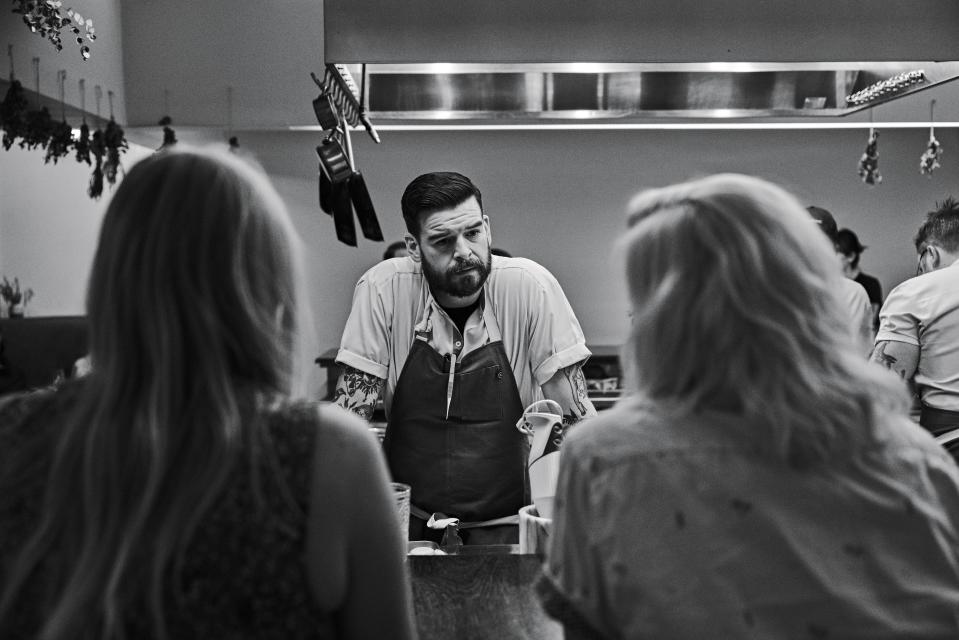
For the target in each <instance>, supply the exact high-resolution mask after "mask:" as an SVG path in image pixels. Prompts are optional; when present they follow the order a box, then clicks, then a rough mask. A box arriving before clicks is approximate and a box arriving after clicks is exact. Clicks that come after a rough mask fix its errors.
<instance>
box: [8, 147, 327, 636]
mask: <svg viewBox="0 0 959 640" xmlns="http://www.w3.org/2000/svg"><path fill="white" fill-rule="evenodd" d="M300 254H301V249H300V245H299V241H298V237H297V234H296V233H295V231H294V230H293V227H292V224H291V222H290V220H289V217H288V214H287V212H286V208H285V206H284V204H283V202H282V200H281V199H280V197H279V195H278V194H277V193H276V191H275V190H274V189H273V187H272V186H271V185H270V183H269V181H268V179H267V178H266V176H265V175H264V174H263V173H262V172H261V171H260V170H258V169H257V168H254V167H253V166H251V165H250V164H249V163H247V162H245V161H243V160H241V159H239V158H237V157H235V156H233V155H232V154H229V153H227V152H225V151H214V150H201V149H190V148H185V147H182V146H181V147H180V148H178V149H176V150H170V151H165V152H162V153H158V154H155V155H153V156H151V157H149V158H147V159H145V160H143V161H141V162H140V163H138V164H137V165H136V166H134V167H133V168H132V170H131V171H130V172H129V173H128V175H127V176H126V177H125V179H124V180H123V182H122V183H121V185H120V186H119V188H118V189H117V191H116V194H115V195H114V197H113V199H112V201H111V202H110V205H109V208H108V210H107V213H106V216H105V218H104V220H103V226H102V229H101V232H100V239H99V244H98V248H97V252H96V256H95V258H94V263H93V269H92V272H91V277H90V285H89V290H88V296H87V316H88V321H89V333H90V346H91V358H92V363H93V370H92V373H91V374H90V375H89V377H88V379H86V380H85V382H84V383H83V388H82V389H81V390H80V395H79V397H78V400H77V402H76V405H75V406H73V407H72V408H71V414H70V416H69V417H68V418H66V419H65V420H64V422H65V424H64V429H63V430H62V431H61V432H59V433H58V439H57V441H56V443H55V445H54V446H55V451H54V454H53V461H52V466H51V471H50V476H49V483H48V487H47V492H46V496H45V503H44V510H43V516H42V521H41V523H40V525H39V527H38V529H37V530H36V532H35V535H34V536H33V537H32V538H31V539H30V540H29V541H28V542H27V544H26V545H25V546H24V548H23V550H22V551H21V553H20V554H19V557H18V560H17V563H16V564H15V565H14V567H13V570H12V571H11V574H10V576H8V577H7V578H6V579H7V581H8V584H7V589H6V591H5V593H4V594H3V599H2V601H0V618H2V617H3V614H4V613H5V612H8V611H9V608H10V607H11V606H12V604H13V602H14V601H15V599H16V597H17V595H18V590H19V589H21V588H22V587H23V586H24V585H25V583H26V580H27V578H28V577H29V575H30V573H31V571H33V570H34V569H35V568H36V567H37V566H38V565H39V564H40V563H41V562H42V561H43V558H44V556H45V555H46V554H48V553H55V554H56V557H57V558H62V559H63V563H62V564H61V565H60V566H61V567H62V570H61V574H60V575H59V576H58V578H59V582H58V583H57V585H56V589H57V590H56V592H55V593H54V594H53V596H52V600H51V602H50V603H49V604H50V609H49V611H48V613H47V615H46V616H45V618H44V619H45V623H44V627H43V629H42V633H41V635H40V637H41V638H43V639H45V640H60V639H64V640H65V639H66V638H76V637H98V638H111V639H112V638H120V637H123V635H124V631H123V614H124V608H125V606H126V605H127V604H128V603H130V602H141V603H145V604H146V606H147V608H148V610H149V611H150V613H151V615H152V617H153V623H154V627H155V628H156V629H157V632H158V635H159V636H160V637H163V636H165V625H164V620H163V613H162V605H163V593H164V591H163V581H164V579H165V577H167V576H168V573H169V572H170V571H171V569H175V568H176V566H178V564H179V562H180V561H181V554H182V553H183V551H184V549H185V547H186V544H187V542H188V540H189V538H190V536H191V534H192V532H193V531H194V529H195V527H196V526H197V523H198V521H199V519H200V518H201V516H202V515H203V514H204V513H205V512H206V511H207V510H208V509H209V507H210V506H211V503H212V502H213V500H214V499H215V498H216V496H217V494H218V493H219V492H220V491H221V490H222V489H223V486H224V482H225V479H226V478H227V476H228V474H229V471H230V469H231V468H232V467H233V465H234V464H236V463H237V457H238V455H239V452H240V451H241V450H242V449H243V445H244V444H245V443H249V442H251V441H255V439H256V438H257V435H256V434H255V433H251V431H252V430H253V425H252V424H251V420H250V419H249V418H250V414H251V413H253V412H252V411H251V409H253V408H254V405H255V404H256V399H257V398H266V397H270V396H272V397H275V396H276V395H277V394H279V395H282V396H290V395H293V396H296V395H303V394H304V392H305V380H306V375H305V374H306V369H305V368H306V367H307V366H308V364H307V363H306V362H304V361H303V358H301V357H299V356H300V355H301V354H303V353H304V350H303V348H302V346H303V343H304V342H305V340H304V338H303V335H304V329H306V328H308V326H309V325H308V322H309V321H308V312H307V307H308V303H307V297H306V296H305V283H304V274H303V272H302V266H301V255H300Z"/></svg>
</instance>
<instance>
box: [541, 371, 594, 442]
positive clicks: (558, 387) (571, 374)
mask: <svg viewBox="0 0 959 640" xmlns="http://www.w3.org/2000/svg"><path fill="white" fill-rule="evenodd" d="M543 395H544V396H546V398H548V399H550V400H555V401H556V402H558V403H559V406H560V407H562V408H563V425H564V426H567V427H568V426H569V425H571V424H575V423H577V422H579V421H580V420H582V419H583V418H585V417H587V416H595V415H596V409H594V408H593V403H592V402H590V400H589V396H588V395H587V393H586V377H585V376H584V375H583V367H582V363H577V364H574V365H571V366H568V367H566V368H565V369H560V370H559V371H557V372H556V375H554V376H553V377H552V378H550V379H549V380H547V381H546V384H544V385H543Z"/></svg>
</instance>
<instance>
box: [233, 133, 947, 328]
mask: <svg viewBox="0 0 959 640" xmlns="http://www.w3.org/2000/svg"><path fill="white" fill-rule="evenodd" d="M937 135H938V138H939V140H940V142H942V144H943V146H944V148H945V150H946V151H945V153H946V154H948V155H945V156H944V161H945V165H944V166H943V167H942V168H941V169H940V170H939V171H938V172H936V173H934V174H933V175H932V176H931V177H925V176H922V175H920V174H919V171H918V166H919V156H920V154H921V153H922V151H923V149H924V148H925V144H926V140H927V136H928V132H927V130H925V129H909V130H889V131H884V132H881V134H880V145H879V154H880V160H879V167H880V170H881V172H882V174H883V176H884V181H883V182H882V184H881V185H879V186H877V187H869V186H866V185H864V184H863V183H862V182H861V181H860V180H859V176H858V175H857V163H858V160H859V157H860V155H861V154H862V151H863V147H864V146H865V139H866V132H865V131H863V130H817V131H735V132H730V131H687V132H676V131H671V132H667V131H632V132H630V131H616V132H587V131H579V132H577V131H570V132H556V131H551V132H545V131H526V132H502V131H500V132H496V131H485V132H471V131H458V132H418V133H412V132H402V133H401V132H384V133H383V134H382V137H383V143H382V144H381V145H373V144H372V143H371V142H370V141H369V140H368V138H366V137H365V136H359V135H357V136H355V137H354V146H355V153H356V157H357V161H358V166H359V168H360V169H361V170H362V171H363V173H364V175H365V176H366V179H367V183H368V184H369V185H370V189H371V192H372V197H373V201H374V204H375V206H376V208H377V211H378V214H379V218H380V222H381V225H382V226H383V230H384V235H385V236H386V238H387V240H392V239H394V238H398V237H400V236H401V235H402V233H403V231H404V229H403V225H402V218H401V215H400V212H399V197H400V195H401V193H402V191H403V189H404V187H405V186H406V184H407V183H408V182H409V180H410V179H412V178H413V177H415V176H416V175H418V174H419V173H422V172H425V171H431V170H441V169H455V170H459V171H461V172H463V173H465V174H467V175H469V176H471V177H472V178H473V179H474V180H475V181H476V183H477V184H478V185H479V186H480V188H481V190H482V191H483V200H484V204H485V206H486V210H487V212H488V214H489V216H490V218H491V221H492V232H493V242H494V244H496V245H498V246H501V247H503V248H505V249H507V250H508V251H510V252H511V253H513V254H514V255H522V256H526V257H530V258H533V259H535V260H537V261H539V262H541V263H543V264H544V265H546V266H547V267H548V268H549V269H551V270H552V271H553V273H554V274H555V275H556V276H557V277H558V278H559V280H560V282H561V283H562V284H563V286H564V288H565V290H566V292H567V295H568V296H569V298H570V300H571V302H572V303H573V306H574V307H575V309H576V311H577V313H578V315H579V317H580V320H581V322H582V324H583V328H584V330H585V332H586V336H587V339H588V340H589V341H590V342H592V343H594V344H610V343H615V342H617V341H618V340H619V338H620V336H621V334H622V330H623V329H624V321H625V313H626V305H625V302H624V300H623V296H622V293H621V292H620V291H617V286H616V284H615V283H616V282H617V279H618V272H617V270H616V266H615V265H614V264H613V263H612V262H611V260H610V252H609V247H610V245H611V243H612V242H613V241H614V240H615V238H616V237H617V236H618V235H619V234H620V232H621V231H622V229H623V210H624V206H625V204H626V202H627V200H628V199H629V197H630V196H631V195H632V194H633V193H635V192H636V191H637V190H638V189H640V188H641V187H644V186H659V185H664V184H668V183H670V182H674V181H677V180H683V179H686V178H690V177H695V176H699V175H704V174H709V173H715V172H720V171H737V172H743V173H750V174H755V175H760V176H764V177H767V178H769V179H772V180H775V181H777V182H779V183H781V184H784V185H785V186H787V187H788V188H790V189H791V190H792V191H793V192H794V193H796V194H797V196H798V197H799V199H800V200H801V201H802V202H803V203H805V204H813V203H815V204H817V205H820V206H823V207H826V208H828V209H830V210H832V211H833V213H834V214H835V215H836V218H837V219H838V221H839V224H840V225H841V226H848V227H851V228H853V229H855V230H856V231H857V232H858V234H859V236H860V239H861V241H862V242H863V243H864V244H866V245H868V246H869V247H870V248H869V249H868V250H867V251H866V253H865V254H864V256H863V259H862V266H863V268H864V270H866V271H867V272H869V273H872V274H874V275H875V276H877V277H878V278H879V279H880V280H881V281H882V283H883V287H884V290H885V291H886V292H888V290H889V289H890V288H891V287H892V286H893V285H895V284H896V283H898V282H900V281H902V280H903V279H905V278H907V277H909V276H911V275H912V273H913V270H914V268H915V267H914V265H915V256H914V251H913V249H912V246H911V237H912V234H913V233H914V231H915V228H916V226H917V225H918V223H919V221H920V219H921V218H922V215H923V213H924V212H925V211H927V210H928V209H930V208H931V207H932V206H933V204H934V202H935V201H936V200H941V199H942V198H943V197H944V196H946V195H948V194H959V172H957V171H956V170H955V164H954V162H955V161H954V160H952V161H950V160H951V156H952V153H950V151H951V150H957V151H959V131H957V130H944V129H943V130H939V131H938V133H937ZM317 142H318V135H316V134H312V135H311V134H304V133H284V134H269V135H266V134H263V135H253V134H246V135H245V136H244V137H243V143H244V145H245V146H246V147H247V148H248V149H251V150H253V152H254V153H255V154H256V156H257V157H258V158H259V160H260V161H261V162H262V163H263V164H264V166H265V167H266V168H267V170H268V171H269V172H270V173H271V175H273V177H274V179H275V180H276V182H277V185H278V187H279V188H280V190H281V192H282V193H283V195H284V197H285V198H286V199H287V202H288V204H289V205H290V207H291V209H292V211H293V212H294V217H295V220H296V224H297V226H298V227H299V229H300V231H301V233H302V234H303V235H304V237H305V239H306V242H307V245H308V247H309V256H310V269H311V276H312V279H313V291H314V294H315V296H316V299H315V301H314V304H315V306H316V309H317V318H318V333H319V338H320V343H321V344H323V345H327V346H331V347H332V346H335V345H336V344H337V343H338V341H339V332H340V330H341V328H342V326H343V323H344V322H345V320H346V315H347V313H348V307H349V302H350V297H351V293H352V287H353V284H354V282H355V280H356V278H357V277H358V276H359V275H360V274H361V273H362V271H363V270H364V269H365V268H367V267H368V266H370V265H371V264H373V263H374V262H376V261H377V260H378V259H379V256H380V253H381V252H382V248H383V243H373V242H369V241H366V240H363V239H361V240H360V246H359V247H358V248H356V249H353V248H350V247H347V246H345V245H342V244H340V243H338V242H337V241H336V240H335V238H334V231H333V224H332V220H331V219H330V218H329V217H328V216H326V215H325V214H324V213H322V212H321V211H320V210H319V208H318V206H317V204H316V200H317V195H316V191H317V186H316V180H317V179H316V169H315V167H316V160H315V156H314V153H313V147H314V146H315V145H316V143H317Z"/></svg>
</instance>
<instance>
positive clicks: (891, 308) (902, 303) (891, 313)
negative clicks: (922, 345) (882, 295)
mask: <svg viewBox="0 0 959 640" xmlns="http://www.w3.org/2000/svg"><path fill="white" fill-rule="evenodd" d="M919 302H920V301H918V300H915V299H913V298H912V297H911V296H908V295H906V294H905V292H904V291H903V289H902V288H901V287H896V288H895V289H893V290H892V291H891V292H890V293H889V297H888V298H886V302H885V303H884V304H883V305H882V309H880V311H879V331H878V333H876V342H877V343H879V342H882V341H884V340H891V341H893V342H906V343H908V344H912V345H916V346H919V330H920V326H921V319H920V317H919V316H918V315H917V311H919V308H920V307H919Z"/></svg>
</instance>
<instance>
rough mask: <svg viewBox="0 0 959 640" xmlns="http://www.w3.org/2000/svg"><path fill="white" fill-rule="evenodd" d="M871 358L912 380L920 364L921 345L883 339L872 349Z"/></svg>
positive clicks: (902, 376) (903, 377) (905, 378)
mask: <svg viewBox="0 0 959 640" xmlns="http://www.w3.org/2000/svg"><path fill="white" fill-rule="evenodd" d="M870 360H872V361H873V362H876V363H878V364H881V365H882V366H884V367H886V368H887V369H890V370H892V371H895V372H896V373H898V374H899V377H901V378H902V379H903V380H911V379H912V377H913V376H914V375H915V373H916V368H917V366H918V364H919V347H918V346H916V345H913V344H909V343H905V342H895V341H892V340H881V341H879V342H877V343H876V347H875V349H873V350H872V355H871V356H870Z"/></svg>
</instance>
